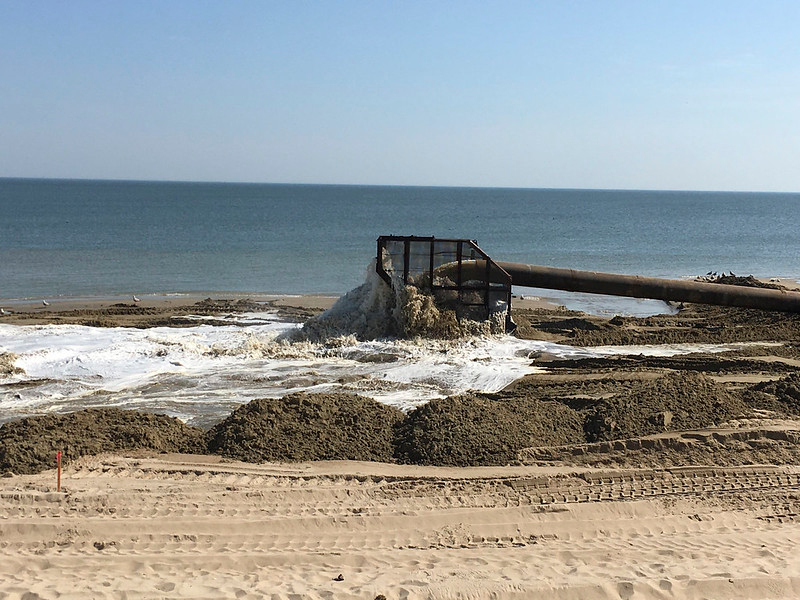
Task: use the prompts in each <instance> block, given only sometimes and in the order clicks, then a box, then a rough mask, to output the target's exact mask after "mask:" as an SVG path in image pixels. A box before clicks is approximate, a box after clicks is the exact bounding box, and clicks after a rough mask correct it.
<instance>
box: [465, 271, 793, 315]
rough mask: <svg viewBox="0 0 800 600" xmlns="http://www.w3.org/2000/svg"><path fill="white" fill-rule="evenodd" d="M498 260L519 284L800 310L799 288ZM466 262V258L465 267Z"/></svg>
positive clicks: (760, 307)
mask: <svg viewBox="0 0 800 600" xmlns="http://www.w3.org/2000/svg"><path fill="white" fill-rule="evenodd" d="M474 262H475V264H474V268H476V269H477V271H476V273H481V269H482V267H483V262H484V261H474ZM494 262H495V264H496V265H497V266H498V267H500V268H501V269H503V270H504V271H505V272H506V273H508V274H509V275H511V284H512V285H515V286H523V287H535V288H545V289H553V290H564V291H568V292H587V293H590V294H606V295H612V296H629V297H632V298H653V299H656V300H671V301H675V302H696V303H699V304H717V305H720V306H738V307H742V308H758V309H761V310H777V311H784V312H795V313H796V312H800V293H798V292H789V291H785V290H775V289H769V288H756V287H746V286H741V285H721V284H718V283H704V282H700V281H681V280H675V279H660V278H657V277H640V276H638V275H619V274H615V273H597V272H594V271H576V270H574V269H557V268H554V267H541V266H536V265H526V264H521V263H511V262H501V261H494ZM466 266H467V263H466V261H465V262H464V263H463V265H462V269H463V268H465V267H466Z"/></svg>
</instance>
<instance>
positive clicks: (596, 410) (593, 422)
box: [585, 372, 749, 442]
mask: <svg viewBox="0 0 800 600" xmlns="http://www.w3.org/2000/svg"><path fill="white" fill-rule="evenodd" d="M746 413H749V409H748V408H747V407H746V406H745V404H744V402H743V401H742V400H741V398H738V397H736V396H734V395H732V394H731V393H729V392H728V391H727V390H725V388H723V387H722V386H721V385H720V384H718V383H716V382H715V381H713V380H712V379H710V378H709V377H706V376H705V375H703V374H700V373H691V372H689V373H670V374H668V375H665V376H664V377H661V378H659V379H656V380H653V381H640V382H636V384H635V385H632V386H631V387H629V388H628V389H625V390H623V391H621V392H619V393H617V394H615V395H614V396H612V397H610V398H605V399H603V400H600V401H599V402H598V403H596V404H595V405H594V407H593V409H592V411H591V412H590V414H589V415H588V416H587V419H586V425H585V428H586V438H587V440H588V441H590V442H591V441H597V440H612V439H618V438H629V437H637V436H642V435H649V434H652V433H659V432H663V431H676V430H681V429H697V428H700V427H708V426H711V425H714V424H716V423H720V422H723V421H727V420H729V419H731V418H734V417H738V416H741V415H743V414H746Z"/></svg>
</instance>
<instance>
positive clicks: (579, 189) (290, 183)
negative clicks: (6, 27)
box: [0, 175, 800, 194]
mask: <svg viewBox="0 0 800 600" xmlns="http://www.w3.org/2000/svg"><path fill="white" fill-rule="evenodd" d="M2 180H28V181H75V182H78V181H84V182H89V181H96V182H111V183H177V184H193V183H202V184H212V185H287V186H319V187H324V186H328V187H396V188H454V189H478V190H483V189H486V190H491V189H500V190H547V191H565V192H662V193H701V194H800V192H795V191H786V190H784V191H774V190H773V191H765V190H718V189H678V188H673V189H656V188H635V187H630V188H626V187H621V188H592V187H586V188H582V187H548V186H541V187H531V186H515V185H445V184H404V183H319V182H313V183H311V182H296V181H242V180H228V181H225V180H210V179H198V180H189V179H129V178H114V177H108V178H106V177H99V178H91V177H30V176H6V175H2V176H0V181H2Z"/></svg>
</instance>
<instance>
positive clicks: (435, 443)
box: [397, 395, 584, 466]
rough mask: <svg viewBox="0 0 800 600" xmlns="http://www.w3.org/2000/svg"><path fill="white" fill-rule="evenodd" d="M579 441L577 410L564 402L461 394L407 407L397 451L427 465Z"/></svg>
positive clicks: (482, 460) (471, 462)
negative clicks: (415, 407)
mask: <svg viewBox="0 0 800 600" xmlns="http://www.w3.org/2000/svg"><path fill="white" fill-rule="evenodd" d="M583 441H584V437H583V420H582V418H581V416H580V414H579V413H578V412H577V411H574V410H572V409H571V408H569V407H567V406H565V405H563V404H559V403H557V402H546V401H545V402H541V401H538V400H533V399H528V398H512V399H502V400H496V399H492V398H489V397H486V396H479V395H465V396H458V397H451V398H443V399H439V400H432V401H431V402H429V403H428V404H425V405H423V406H420V407H419V408H417V409H415V410H414V411H413V412H411V413H410V414H409V415H408V417H407V418H406V420H405V421H404V422H403V424H402V425H401V426H400V427H398V437H397V455H398V458H399V459H400V460H401V461H403V462H410V463H415V464H425V465H451V466H475V465H502V464H508V463H509V462H514V461H515V459H516V455H517V452H518V451H519V450H520V449H521V448H525V447H528V446H533V445H542V444H545V445H556V444H569V443H580V442H583Z"/></svg>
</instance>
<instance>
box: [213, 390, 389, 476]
mask: <svg viewBox="0 0 800 600" xmlns="http://www.w3.org/2000/svg"><path fill="white" fill-rule="evenodd" d="M402 419H403V413H402V412H401V411H400V410H398V409H396V408H393V407H391V406H387V405H385V404H380V403H379V402H376V401H374V400H372V399H369V398H364V397H362V396H357V395H354V394H304V393H300V394H292V395H290V396H287V397H285V398H264V399H259V400H253V401H252V402H250V403H248V404H246V405H244V406H241V407H239V408H237V409H236V410H235V411H234V412H233V413H232V414H231V415H230V416H229V417H228V418H227V419H225V420H224V421H222V422H221V423H219V424H217V425H216V426H214V427H213V428H212V429H211V430H210V431H209V432H208V435H207V440H208V451H209V452H211V453H214V454H221V455H223V456H227V457H230V458H235V459H238V460H244V461H247V462H264V461H297V460H337V459H342V460H344V459H349V460H371V461H386V462H390V461H391V460H392V458H393V454H394V447H393V427H394V426H395V424H397V423H398V422H399V421H401V420H402Z"/></svg>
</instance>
